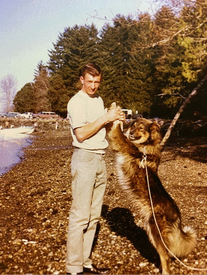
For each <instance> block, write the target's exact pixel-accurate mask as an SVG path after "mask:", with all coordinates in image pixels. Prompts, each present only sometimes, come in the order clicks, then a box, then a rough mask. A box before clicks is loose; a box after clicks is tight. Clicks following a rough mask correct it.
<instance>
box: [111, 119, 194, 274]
mask: <svg viewBox="0 0 207 275" xmlns="http://www.w3.org/2000/svg"><path fill="white" fill-rule="evenodd" d="M122 129H123V127H121V122H119V121H115V122H114V123H113V125H112V127H111V129H110V132H109V138H110V140H111V145H112V149H113V150H115V151H116V167H117V177H118V181H119V183H120V185H121V186H122V187H123V189H125V190H126V191H127V192H128V194H129V195H130V196H131V199H132V202H133V203H134V204H135V205H136V206H137V208H138V209H139V213H140V216H141V217H142V219H143V220H144V225H145V230H146V232H147V234H148V237H149V240H150V242H151V243H152V245H153V246H154V247H155V249H156V250H157V252H158V254H159V257H160V263H161V270H162V274H169V273H170V268H169V265H170V258H171V257H172V256H174V255H175V256H176V257H184V256H186V255H187V254H189V253H190V252H191V251H192V250H193V248H194V247H195V245H196V234H195V232H194V230H193V229H191V228H190V227H187V226H186V227H184V228H182V226H181V214H180V211H179V208H178V206H177V204H176V202H175V201H174V200H173V198H172V197H171V196H170V195H169V194H168V193H167V191H166V190H165V188H164V187H163V185H162V183H161V181H160V179H159V177H158V173H157V170H158V166H159V163H160V157H161V152H160V142H161V134H160V126H159V125H158V123H157V122H152V121H150V120H148V119H145V118H138V119H137V120H136V121H133V122H132V123H131V125H130V126H129V127H128V129H127V131H126V132H125V133H124V132H123V130H122ZM148 186H149V190H150V193H149V190H148ZM150 195H151V201H150ZM152 209H153V210H152ZM153 213H154V214H153Z"/></svg>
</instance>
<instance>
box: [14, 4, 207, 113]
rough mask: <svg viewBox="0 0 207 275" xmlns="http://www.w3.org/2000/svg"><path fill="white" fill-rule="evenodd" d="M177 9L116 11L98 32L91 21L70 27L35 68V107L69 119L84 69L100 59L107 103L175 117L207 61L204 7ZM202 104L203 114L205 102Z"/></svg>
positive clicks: (193, 5) (187, 6)
mask: <svg viewBox="0 0 207 275" xmlns="http://www.w3.org/2000/svg"><path fill="white" fill-rule="evenodd" d="M177 11H178V9H174V7H173V6H170V5H168V6H163V7H162V8H161V9H160V10H159V11H158V12H157V13H156V15H155V16H154V17H153V18H152V17H151V16H150V15H149V14H147V13H144V14H138V15H137V17H136V18H134V17H132V16H128V17H125V16H123V15H117V16H116V17H115V18H114V19H113V24H112V25H110V24H105V25H104V27H103V28H102V30H101V32H100V33H98V30H97V29H96V27H95V26H94V25H93V24H92V25H91V26H88V25H85V26H77V25H75V26H74V27H73V28H70V27H69V28H66V29H65V30H64V32H63V33H62V34H60V35H59V37H58V40H57V42H56V43H54V44H53V46H54V48H53V49H52V50H50V51H49V57H50V60H49V63H48V67H47V66H44V65H43V64H41V63H40V64H39V67H38V70H37V71H36V75H35V79H34V84H33V90H34V102H36V103H34V105H35V104H36V105H35V109H36V110H39V109H42V108H43V107H44V108H45V109H46V108H47V109H51V110H53V111H55V112H57V113H59V114H61V115H62V116H64V117H65V116H66V112H67V102H68V100H69V99H70V98H71V97H72V96H73V95H74V94H75V93H76V92H77V91H78V90H79V89H80V88H81V87H80V81H79V71H80V69H81V68H82V66H83V65H85V64H86V63H88V62H97V64H99V65H100V66H101V68H102V70H103V72H104V74H103V81H102V83H101V86H100V89H99V93H100V95H101V96H102V98H103V100H104V102H105V106H106V107H109V106H110V104H111V103H112V102H113V101H116V102H117V104H119V105H120V106H121V107H122V108H129V109H132V110H133V111H134V112H135V111H138V112H139V113H143V114H145V115H146V116H161V117H172V116H174V113H175V112H176V110H178V108H179V106H180V105H181V104H182V102H183V100H185V99H186V97H188V95H189V93H190V92H191V91H192V90H193V88H194V87H195V86H196V85H197V83H198V82H199V80H200V79H201V77H202V76H203V74H204V73H205V70H206V64H207V54H206V52H207V51H206V41H207V40H206V37H207V19H206V18H207V8H206V6H205V5H200V4H199V2H194V3H191V4H189V5H187V4H186V5H183V6H182V7H181V8H180V10H179V12H177ZM24 91H25V93H26V92H27V89H24ZM203 94H204V92H203ZM198 98H199V97H198ZM201 98H202V97H201ZM204 98H205V96H204ZM21 100H22V96H20V101H21ZM15 102H16V105H15V106H19V105H21V104H20V103H19V102H18V100H17V101H15ZM18 104H19V105H18ZM192 106H193V107H194V108H195V106H194V105H192ZM18 108H19V107H18ZM200 108H201V109H200V110H199V112H205V106H204V105H203V104H202V103H200ZM27 111H28V110H27Z"/></svg>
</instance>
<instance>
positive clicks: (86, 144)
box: [67, 91, 108, 150]
mask: <svg viewBox="0 0 207 275" xmlns="http://www.w3.org/2000/svg"><path fill="white" fill-rule="evenodd" d="M67 111H68V117H69V121H70V126H71V134H72V137H73V146H75V147H78V148H82V149H88V150H102V149H105V148H106V147H107V146H108V142H107V140H106V138H105V137H106V129H105V127H104V128H102V129H100V130H99V131H98V132H97V133H96V134H95V135H93V136H92V137H90V138H88V139H85V140H84V141H83V142H79V141H78V140H77V138H76V136H75V133H74V130H75V129H76V128H78V127H82V126H84V125H86V124H89V123H92V122H94V121H96V120H97V119H98V118H100V117H101V116H103V115H104V114H105V110H104V104H103V100H102V98H101V97H100V96H98V95H96V96H95V97H90V96H89V95H87V94H86V93H84V92H83V91H79V92H78V93H77V94H76V95H74V96H73V97H72V98H71V99H70V101H69V102H68V106H67Z"/></svg>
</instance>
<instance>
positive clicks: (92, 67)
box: [80, 63, 102, 77]
mask: <svg viewBox="0 0 207 275" xmlns="http://www.w3.org/2000/svg"><path fill="white" fill-rule="evenodd" d="M87 73H88V74H90V75H92V76H99V75H101V77H102V71H101V68H100V67H99V66H98V65H97V64H95V63H88V64H86V65H85V66H84V67H83V68H82V69H81V70H80V76H82V77H84V76H85V75H86V74H87Z"/></svg>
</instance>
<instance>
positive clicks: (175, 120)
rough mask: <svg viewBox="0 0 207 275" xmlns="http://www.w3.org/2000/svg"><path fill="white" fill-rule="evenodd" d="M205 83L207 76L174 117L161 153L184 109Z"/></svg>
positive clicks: (164, 138) (163, 140) (162, 143)
mask: <svg viewBox="0 0 207 275" xmlns="http://www.w3.org/2000/svg"><path fill="white" fill-rule="evenodd" d="M205 81H207V75H206V76H205V77H204V78H203V79H202V80H201V81H200V82H199V83H198V85H197V86H196V88H195V89H193V91H192V92H191V93H190V94H189V96H188V98H187V99H186V100H185V101H184V102H183V104H182V105H181V107H180V109H179V111H178V112H177V114H176V115H175V116H174V118H173V120H172V122H171V124H170V126H169V128H168V129H167V132H166V133H165V136H164V137H163V139H162V141H161V143H160V146H161V151H163V149H164V146H165V144H166V142H167V140H168V139H169V137H170V135H171V132H172V129H173V128H174V126H175V124H176V122H177V121H178V119H179V117H180V115H181V113H182V112H183V110H184V108H185V107H186V105H187V104H188V103H189V102H190V101H191V99H192V97H193V96H195V95H196V94H197V92H198V90H199V89H200V88H201V87H202V86H203V84H204V83H205Z"/></svg>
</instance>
